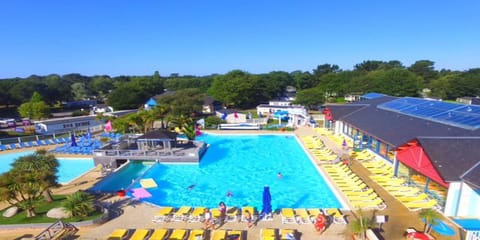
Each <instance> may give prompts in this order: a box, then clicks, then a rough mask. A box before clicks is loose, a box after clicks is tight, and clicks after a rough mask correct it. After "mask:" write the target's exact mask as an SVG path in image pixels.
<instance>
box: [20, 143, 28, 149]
mask: <svg viewBox="0 0 480 240" xmlns="http://www.w3.org/2000/svg"><path fill="white" fill-rule="evenodd" d="M18 145H19V146H20V148H28V147H30V146H28V145H27V144H25V143H24V142H19V143H18Z"/></svg>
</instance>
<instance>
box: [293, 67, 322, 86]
mask: <svg viewBox="0 0 480 240" xmlns="http://www.w3.org/2000/svg"><path fill="white" fill-rule="evenodd" d="M290 76H291V77H292V80H293V82H294V83H295V87H296V88H297V90H301V89H307V88H313V87H315V86H316V84H317V81H315V79H314V78H313V76H312V75H311V74H310V73H309V72H302V71H293V72H291V73H290Z"/></svg>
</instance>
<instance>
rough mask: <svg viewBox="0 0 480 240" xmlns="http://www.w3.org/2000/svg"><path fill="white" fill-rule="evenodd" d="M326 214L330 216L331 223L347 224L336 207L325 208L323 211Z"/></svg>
mask: <svg viewBox="0 0 480 240" xmlns="http://www.w3.org/2000/svg"><path fill="white" fill-rule="evenodd" d="M324 212H325V213H327V215H329V216H332V218H333V223H335V224H347V220H345V215H343V213H342V212H340V210H338V209H337V208H327V209H325V211H324Z"/></svg>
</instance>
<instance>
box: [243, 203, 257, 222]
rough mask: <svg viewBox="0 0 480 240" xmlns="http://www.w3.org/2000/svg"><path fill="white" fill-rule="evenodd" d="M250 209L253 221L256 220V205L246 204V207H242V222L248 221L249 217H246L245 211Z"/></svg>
mask: <svg viewBox="0 0 480 240" xmlns="http://www.w3.org/2000/svg"><path fill="white" fill-rule="evenodd" d="M246 211H248V212H249V213H250V215H251V216H252V221H255V220H256V216H255V208H254V207H251V206H245V207H242V219H241V220H242V222H246V221H247V219H245V212H246Z"/></svg>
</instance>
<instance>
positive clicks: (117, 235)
mask: <svg viewBox="0 0 480 240" xmlns="http://www.w3.org/2000/svg"><path fill="white" fill-rule="evenodd" d="M129 232H130V230H128V229H125V228H117V229H115V230H113V232H112V233H111V234H110V236H108V239H112V240H113V239H124V238H126V237H127V236H128V235H129Z"/></svg>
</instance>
